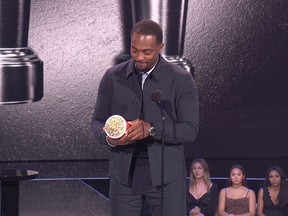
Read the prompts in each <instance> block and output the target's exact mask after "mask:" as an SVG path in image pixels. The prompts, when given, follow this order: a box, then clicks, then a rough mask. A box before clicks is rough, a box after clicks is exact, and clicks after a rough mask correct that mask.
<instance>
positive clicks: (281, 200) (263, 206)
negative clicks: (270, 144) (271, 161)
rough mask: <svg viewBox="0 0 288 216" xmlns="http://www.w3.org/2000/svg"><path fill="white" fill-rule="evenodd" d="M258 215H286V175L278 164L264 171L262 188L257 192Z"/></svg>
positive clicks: (287, 208) (287, 199) (287, 210)
mask: <svg viewBox="0 0 288 216" xmlns="http://www.w3.org/2000/svg"><path fill="white" fill-rule="evenodd" d="M257 214H258V216H265V215H266V216H284V215H285V216H287V215H288V186H287V181H286V176H285V174H284V172H283V170H282V169H281V168H280V167H279V166H272V167H270V168H269V169H268V170H267V171H266V175H265V182H264V184H263V188H261V189H260V190H259V192H258V208H257Z"/></svg>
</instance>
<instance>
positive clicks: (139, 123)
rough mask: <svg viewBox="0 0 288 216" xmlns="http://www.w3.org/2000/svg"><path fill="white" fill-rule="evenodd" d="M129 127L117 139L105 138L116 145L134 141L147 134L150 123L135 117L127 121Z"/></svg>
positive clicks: (143, 137)
mask: <svg viewBox="0 0 288 216" xmlns="http://www.w3.org/2000/svg"><path fill="white" fill-rule="evenodd" d="M127 123H128V124H129V125H130V127H129V128H128V129H127V131H126V132H125V134H124V135H123V136H122V137H120V138H119V139H112V138H110V137H107V140H108V142H109V143H110V144H112V145H115V146H118V145H120V146H121V145H129V144H132V143H134V142H135V141H137V140H142V139H145V138H146V137H148V136H149V129H150V127H151V124H150V123H148V122H145V121H143V120H141V119H136V120H134V121H128V122H127Z"/></svg>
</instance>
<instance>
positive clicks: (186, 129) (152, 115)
mask: <svg viewBox="0 0 288 216" xmlns="http://www.w3.org/2000/svg"><path fill="white" fill-rule="evenodd" d="M134 65H135V63H134V60H132V59H131V60H129V61H126V62H124V63H121V64H119V65H116V66H114V67H112V68H110V69H108V70H107V72H106V73H105V74H104V76H103V78H102V80H101V82H100V85H99V90H98V96H97V102H96V105H95V110H94V114H93V121H92V129H93V131H94V133H95V135H96V137H97V139H98V141H99V143H101V144H106V145H107V143H106V141H105V136H106V135H105V133H104V132H103V129H102V128H103V126H104V123H105V121H106V120H107V118H109V117H110V116H111V115H114V114H118V115H121V116H123V117H124V118H125V119H126V120H135V119H137V118H140V112H141V106H142V101H143V112H144V116H145V117H144V119H143V120H144V121H146V122H150V123H152V124H153V125H155V127H156V128H157V133H156V135H155V136H154V137H153V139H152V138H146V139H145V140H144V142H146V143H147V145H148V155H149V163H150V170H151V177H152V184H153V186H158V185H160V184H161V133H162V130H161V129H162V117H161V111H160V109H159V107H158V105H157V104H156V103H155V102H154V101H152V100H151V93H152V92H153V91H155V90H156V89H158V90H160V91H161V92H162V94H163V108H164V116H165V139H164V140H165V163H164V164H165V165H164V167H165V168H164V181H165V182H164V183H165V184H166V183H169V182H173V181H176V180H180V179H182V180H183V179H184V178H186V166H185V158H184V154H183V143H189V142H192V141H194V140H195V139H196V137H197V133H198V129H199V102H198V92H197V88H196V86H195V83H194V80H193V78H192V75H191V74H190V73H189V72H187V71H186V70H184V69H183V68H181V67H180V66H178V65H175V64H173V63H170V62H167V61H166V60H165V59H164V58H163V57H161V56H160V59H159V62H158V64H157V66H156V67H155V69H154V70H153V72H152V73H151V74H150V75H149V76H148V77H147V79H146V81H145V84H144V88H143V94H142V89H141V87H140V85H139V83H138V80H137V77H136V75H135V73H134V71H135V67H134ZM142 97H143V100H142ZM134 145H137V142H136V143H134V144H132V145H129V146H124V147H115V148H111V154H110V163H109V176H110V177H111V178H114V179H115V180H116V181H118V182H119V183H122V184H128V177H129V169H130V164H131V160H132V155H133V149H134V148H133V146H134Z"/></svg>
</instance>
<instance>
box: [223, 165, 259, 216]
mask: <svg viewBox="0 0 288 216" xmlns="http://www.w3.org/2000/svg"><path fill="white" fill-rule="evenodd" d="M245 179H246V177H245V171H244V168H243V167H242V166H241V165H239V164H235V165H233V166H232V167H231V168H230V172H229V178H228V180H229V187H227V188H223V189H222V190H221V191H220V195H219V205H218V209H219V215H220V216H230V215H233V216H236V215H237V216H254V215H255V211H256V196H255V193H254V191H253V190H251V189H249V188H248V187H247V186H246V180H245Z"/></svg>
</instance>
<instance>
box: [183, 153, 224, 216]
mask: <svg viewBox="0 0 288 216" xmlns="http://www.w3.org/2000/svg"><path fill="white" fill-rule="evenodd" d="M218 198H219V189H218V187H217V185H216V184H214V183H212V182H211V180H210V174H209V168H208V165H207V162H206V161H205V160H204V159H202V158H198V159H195V160H194V161H193V162H192V164H191V170H190V183H189V187H188V189H187V216H203V215H205V216H214V215H215V214H216V212H217V205H218Z"/></svg>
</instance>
